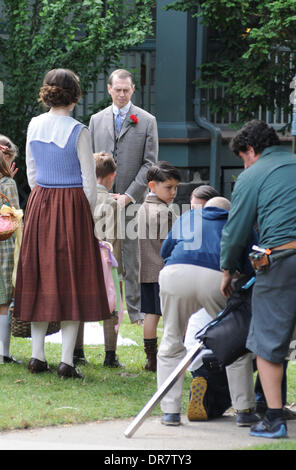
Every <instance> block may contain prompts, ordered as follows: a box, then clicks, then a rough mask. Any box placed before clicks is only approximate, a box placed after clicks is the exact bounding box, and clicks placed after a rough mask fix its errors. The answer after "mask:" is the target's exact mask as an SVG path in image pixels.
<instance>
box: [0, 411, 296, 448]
mask: <svg viewBox="0 0 296 470" xmlns="http://www.w3.org/2000/svg"><path fill="white" fill-rule="evenodd" d="M131 422H132V419H129V420H112V421H99V422H95V423H89V424H79V425H65V426H57V427H55V426H52V427H47V428H42V429H27V430H19V431H9V432H2V433H0V450H72V449H75V450H104V451H105V452H104V454H105V455H111V454H112V452H110V451H125V454H127V455H128V452H127V451H129V450H146V451H147V450H149V451H153V450H158V451H159V450H161V451H176V450H179V451H182V450H231V449H233V450H234V449H243V448H248V447H250V446H252V445H255V444H260V445H262V444H264V443H271V442H272V440H270V439H262V438H254V437H251V436H249V428H239V427H238V426H237V425H236V423H235V417H234V416H224V417H223V418H220V419H218V420H215V421H209V422H200V423H197V422H195V423H194V422H189V421H188V420H187V418H186V416H183V417H182V422H183V424H182V426H179V427H168V426H163V425H162V424H161V423H160V419H159V417H154V416H152V417H149V418H148V419H147V420H146V421H145V422H144V423H143V424H142V426H141V427H140V428H139V429H138V430H137V431H136V432H135V434H134V435H133V437H131V438H126V437H125V436H124V431H125V430H126V429H127V427H128V426H129V424H130V423H131ZM288 432H289V440H293V441H295V443H296V421H288ZM152 453H153V452H152ZM175 453H176V452H175ZM179 453H180V452H179ZM119 454H120V452H119ZM131 455H134V456H135V455H137V453H136V452H133V453H132V454H131Z"/></svg>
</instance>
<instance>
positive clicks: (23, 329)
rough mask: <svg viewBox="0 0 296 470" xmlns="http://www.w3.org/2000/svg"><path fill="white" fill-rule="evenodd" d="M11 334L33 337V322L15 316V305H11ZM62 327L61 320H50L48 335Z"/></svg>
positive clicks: (18, 336)
mask: <svg viewBox="0 0 296 470" xmlns="http://www.w3.org/2000/svg"><path fill="white" fill-rule="evenodd" d="M9 315H10V326H11V334H12V336H15V337H17V338H31V322H29V321H22V320H18V319H16V318H15V317H14V307H13V303H11V305H10V307H9ZM60 328H61V325H60V322H49V324H48V329H47V332H46V335H47V336H48V335H53V334H54V333H57V332H58V331H59V330H60Z"/></svg>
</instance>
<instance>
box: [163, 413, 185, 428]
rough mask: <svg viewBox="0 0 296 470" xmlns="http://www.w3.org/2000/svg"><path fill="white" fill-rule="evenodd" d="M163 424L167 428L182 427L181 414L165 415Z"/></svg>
mask: <svg viewBox="0 0 296 470" xmlns="http://www.w3.org/2000/svg"><path fill="white" fill-rule="evenodd" d="M161 424H164V425H165V426H180V424H181V418H180V413H164V414H163V415H162V418H161Z"/></svg>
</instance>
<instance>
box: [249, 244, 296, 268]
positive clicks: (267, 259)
mask: <svg viewBox="0 0 296 470" xmlns="http://www.w3.org/2000/svg"><path fill="white" fill-rule="evenodd" d="M294 254H296V248H290V249H280V247H277V248H276V249H274V251H271V250H270V249H267V250H265V251H264V250H262V251H257V250H255V251H252V252H251V253H250V254H249V260H250V262H251V264H252V266H253V268H254V269H255V271H266V270H267V269H269V266H270V265H271V264H272V263H274V262H275V261H276V260H278V259H281V258H287V257H288V256H291V255H294Z"/></svg>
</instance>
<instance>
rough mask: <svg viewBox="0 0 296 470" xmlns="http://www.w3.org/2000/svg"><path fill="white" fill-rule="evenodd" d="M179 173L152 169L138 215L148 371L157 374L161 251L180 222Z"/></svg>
mask: <svg viewBox="0 0 296 470" xmlns="http://www.w3.org/2000/svg"><path fill="white" fill-rule="evenodd" d="M180 179H181V178H180V174H179V172H178V170H177V169H176V168H175V167H173V166H172V165H171V164H170V163H168V162H158V163H157V164H155V165H153V166H152V167H150V168H149V170H148V172H147V180H148V186H149V190H150V192H149V194H148V195H147V197H146V199H145V201H144V202H143V204H142V205H141V207H140V209H139V211H138V238H139V252H140V283H141V311H142V312H144V313H145V319H144V349H145V352H146V356H147V361H146V365H145V369H146V370H150V371H152V372H156V361H157V359H156V357H157V326H158V322H159V318H160V316H161V308H160V298H159V284H158V276H159V272H160V270H161V269H162V267H163V259H162V257H161V256H160V250H161V245H162V242H163V240H164V239H165V238H166V237H167V234H168V232H169V231H170V230H171V227H172V225H173V223H174V221H175V220H176V215H175V214H174V212H173V211H172V210H171V209H170V207H169V205H168V204H169V203H171V202H172V201H173V200H174V198H175V196H176V193H177V186H178V184H179V182H180Z"/></svg>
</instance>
